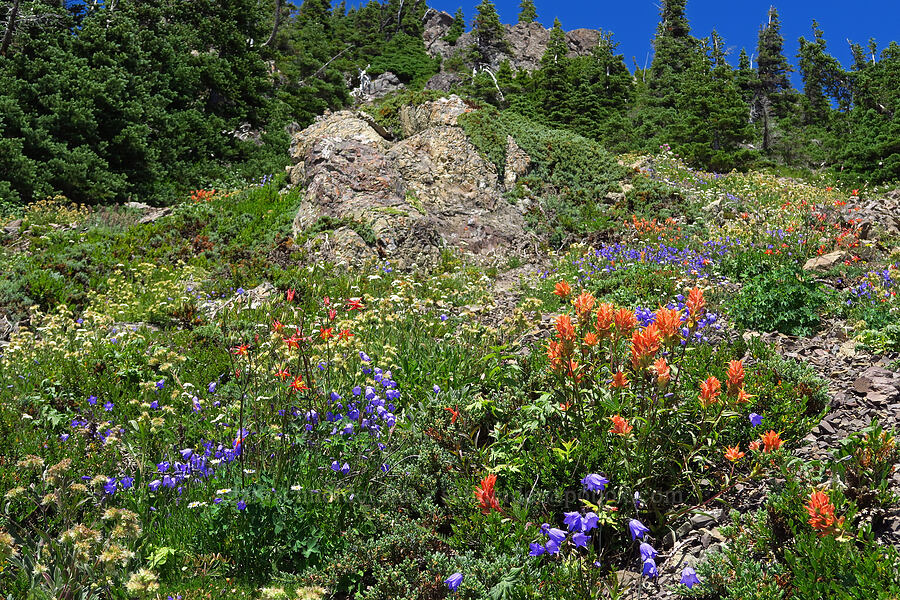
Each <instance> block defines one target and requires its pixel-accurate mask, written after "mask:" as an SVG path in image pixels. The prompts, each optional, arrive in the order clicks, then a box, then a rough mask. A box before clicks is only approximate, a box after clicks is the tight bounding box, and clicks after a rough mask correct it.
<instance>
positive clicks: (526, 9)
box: [519, 0, 538, 23]
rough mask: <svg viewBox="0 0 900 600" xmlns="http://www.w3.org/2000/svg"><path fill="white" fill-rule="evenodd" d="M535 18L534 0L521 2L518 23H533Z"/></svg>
mask: <svg viewBox="0 0 900 600" xmlns="http://www.w3.org/2000/svg"><path fill="white" fill-rule="evenodd" d="M537 16H538V15H537V9H536V8H535V7H534V0H522V1H521V2H520V3H519V23H534V22H535V21H537Z"/></svg>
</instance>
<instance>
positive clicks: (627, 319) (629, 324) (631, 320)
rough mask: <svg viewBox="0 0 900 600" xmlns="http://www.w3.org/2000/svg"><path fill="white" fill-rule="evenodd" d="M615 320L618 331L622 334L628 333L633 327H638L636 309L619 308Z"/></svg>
mask: <svg viewBox="0 0 900 600" xmlns="http://www.w3.org/2000/svg"><path fill="white" fill-rule="evenodd" d="M613 320H614V321H615V323H616V331H618V333H619V335H620V336H626V335H628V334H629V333H631V330H632V329H634V328H635V327H637V317H636V316H635V315H634V311H633V310H628V309H627V308H620V309H619V310H617V311H616V313H615V315H614V316H613Z"/></svg>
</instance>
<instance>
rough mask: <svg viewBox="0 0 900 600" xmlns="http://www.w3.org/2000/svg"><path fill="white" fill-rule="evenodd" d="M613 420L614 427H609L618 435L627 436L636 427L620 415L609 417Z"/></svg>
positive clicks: (610, 430)
mask: <svg viewBox="0 0 900 600" xmlns="http://www.w3.org/2000/svg"><path fill="white" fill-rule="evenodd" d="M609 420H610V421H612V427H610V428H609V432H610V433H615V434H616V435H621V436H623V437H625V436H627V435H628V434H629V433H631V430H632V429H634V427H632V426H631V425H629V424H628V421H627V420H626V419H624V418H622V417H621V416H619V415H613V416H611V417H610V418H609Z"/></svg>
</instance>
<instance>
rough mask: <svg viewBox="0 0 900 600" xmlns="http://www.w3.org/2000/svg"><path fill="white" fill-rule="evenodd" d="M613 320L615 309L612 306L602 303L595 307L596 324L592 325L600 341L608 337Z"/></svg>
mask: <svg viewBox="0 0 900 600" xmlns="http://www.w3.org/2000/svg"><path fill="white" fill-rule="evenodd" d="M614 320H615V309H614V308H613V305H612V304H609V303H608V302H604V303H603V304H601V305H600V306H598V307H597V322H596V323H595V324H594V329H595V330H596V331H597V335H599V336H600V338H601V339H602V338H604V337H606V336H608V335H609V330H610V328H611V327H612V324H613V321H614Z"/></svg>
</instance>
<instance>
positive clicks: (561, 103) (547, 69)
mask: <svg viewBox="0 0 900 600" xmlns="http://www.w3.org/2000/svg"><path fill="white" fill-rule="evenodd" d="M568 53H569V46H568V44H566V33H565V32H564V31H563V28H562V24H561V23H560V22H559V19H554V21H553V29H551V30H550V40H549V42H548V43H547V49H546V50H545V51H544V55H543V56H542V57H541V70H540V74H539V76H538V79H537V88H538V99H539V102H538V104H539V105H540V106H543V108H544V115H545V117H546V118H547V119H548V120H549V122H551V123H554V124H558V125H562V124H565V123H567V122H568V118H569V114H570V113H569V110H568V105H569V104H568V103H569V98H570V96H571V85H570V83H569V78H568V73H567V69H568V61H569V59H568V57H567V54H568Z"/></svg>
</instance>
